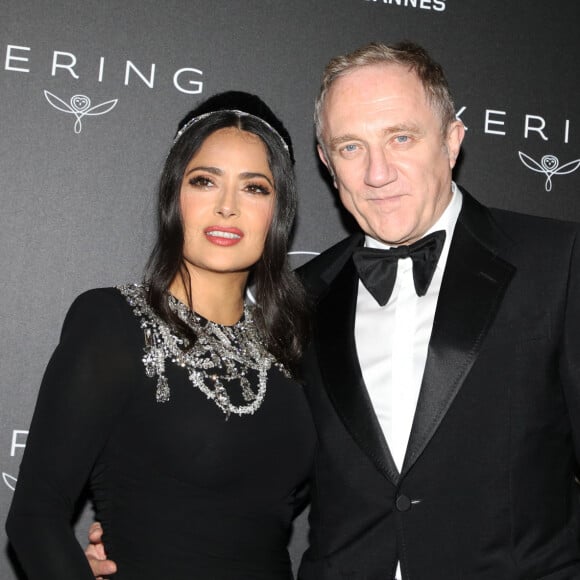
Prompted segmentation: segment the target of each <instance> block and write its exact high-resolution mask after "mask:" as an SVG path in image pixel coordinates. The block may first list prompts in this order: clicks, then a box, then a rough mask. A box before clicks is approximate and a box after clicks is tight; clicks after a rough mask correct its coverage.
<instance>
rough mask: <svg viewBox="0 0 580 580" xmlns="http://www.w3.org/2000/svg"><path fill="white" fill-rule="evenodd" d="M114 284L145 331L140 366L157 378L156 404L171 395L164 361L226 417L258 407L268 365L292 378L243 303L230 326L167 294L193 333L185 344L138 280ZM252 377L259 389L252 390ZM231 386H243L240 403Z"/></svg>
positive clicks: (175, 309) (251, 411)
mask: <svg viewBox="0 0 580 580" xmlns="http://www.w3.org/2000/svg"><path fill="white" fill-rule="evenodd" d="M117 288H118V289H119V291H120V292H121V293H122V294H123V296H125V298H126V299H127V302H128V303H129V305H130V306H131V307H132V308H133V313H134V314H135V316H137V318H139V320H140V323H141V328H142V329H143V332H144V335H145V348H144V351H145V354H144V356H143V364H144V365H145V373H146V374H147V376H148V377H152V378H153V377H155V376H156V377H157V390H156V399H157V402H159V403H165V402H167V401H169V398H170V395H171V392H170V387H169V382H168V381H167V377H166V376H165V362H166V361H167V360H169V361H170V362H173V363H175V364H177V365H179V366H181V367H183V368H185V369H187V371H188V376H189V380H190V381H191V383H192V384H193V386H194V387H196V388H198V389H199V390H200V391H201V392H202V393H204V394H205V396H206V397H207V398H208V399H211V400H212V401H214V403H215V404H216V405H217V406H218V407H219V408H220V409H221V410H222V411H223V413H225V415H226V418H228V417H229V416H230V414H231V413H234V414H235V415H251V414H253V413H255V412H256V411H257V410H258V409H259V408H260V405H261V404H262V401H263V400H264V396H265V395H266V387H267V378H268V371H269V370H270V368H271V367H272V366H275V367H277V368H278V369H279V370H280V371H281V372H282V373H283V374H284V375H285V376H287V377H289V376H290V375H289V373H288V371H287V370H286V368H285V367H284V366H283V365H282V364H281V363H279V362H278V361H277V360H276V359H275V358H274V356H272V355H271V354H270V353H269V352H268V351H267V350H266V347H265V346H264V344H263V342H262V340H261V338H260V336H259V333H258V330H257V328H256V325H255V324H254V320H253V317H252V308H251V307H250V306H248V305H247V304H245V305H244V315H243V316H242V318H241V320H240V321H239V322H237V323H236V324H234V325H233V326H223V325H221V324H217V323H216V322H212V321H210V320H205V319H203V318H201V317H200V316H199V315H198V314H196V313H195V312H192V311H191V310H190V309H189V308H188V307H187V306H186V305H185V304H183V303H182V302H180V301H179V300H177V299H176V298H174V297H173V296H171V295H169V297H168V300H169V307H170V308H171V309H172V310H173V311H174V312H175V313H176V314H177V316H179V318H180V319H181V320H182V321H183V322H185V323H186V324H187V325H188V326H189V327H190V328H191V329H192V330H193V331H194V333H195V335H196V336H197V340H196V341H195V343H194V345H193V346H192V347H191V348H188V346H189V345H188V342H187V340H186V339H184V338H180V337H179V336H177V335H176V334H175V333H174V332H173V331H172V330H171V328H170V327H169V325H168V324H167V323H166V322H164V321H163V320H162V319H161V318H160V317H159V316H158V315H157V314H155V312H153V310H152V308H151V307H150V306H149V305H148V304H147V301H146V298H145V287H144V286H143V285H142V284H126V285H123V286H118V287H117ZM253 381H255V383H254V384H255V385H256V386H257V388H256V387H255V388H254V389H253V388H252V382H253ZM234 383H237V385H235V384H234ZM228 387H229V388H228ZM232 388H241V398H242V399H243V401H244V404H240V405H237V404H234V403H232V401H231V398H230V390H231V389H232Z"/></svg>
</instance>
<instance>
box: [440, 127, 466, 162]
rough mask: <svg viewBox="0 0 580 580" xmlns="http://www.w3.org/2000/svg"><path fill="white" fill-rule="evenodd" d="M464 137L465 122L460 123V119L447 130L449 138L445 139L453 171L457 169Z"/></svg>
mask: <svg viewBox="0 0 580 580" xmlns="http://www.w3.org/2000/svg"><path fill="white" fill-rule="evenodd" d="M464 137H465V125H464V124H463V121H460V120H459V119H457V120H456V121H453V123H451V124H450V125H449V128H448V129H447V136H446V138H445V146H446V147H447V153H448V155H449V167H451V169H453V168H454V167H455V163H456V162H457V158H458V157H459V150H460V149H461V143H462V142H463V138H464Z"/></svg>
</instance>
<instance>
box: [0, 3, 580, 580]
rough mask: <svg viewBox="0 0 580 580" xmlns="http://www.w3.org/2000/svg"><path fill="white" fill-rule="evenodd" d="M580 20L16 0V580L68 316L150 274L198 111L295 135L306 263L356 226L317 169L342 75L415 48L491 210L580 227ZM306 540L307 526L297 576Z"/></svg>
mask: <svg viewBox="0 0 580 580" xmlns="http://www.w3.org/2000/svg"><path fill="white" fill-rule="evenodd" d="M579 24H580V7H579V5H578V3H577V2H576V0H560V1H556V2H551V3H548V2H519V1H515V2H505V1H504V0H486V1H481V0H315V1H312V0H292V1H286V0H243V1H233V0H230V1H227V0H225V1H216V0H164V2H158V1H157V0H125V1H124V2H113V1H111V0H99V1H96V0H74V1H73V0H53V1H52V2H44V1H41V0H2V2H1V4H0V96H1V98H0V270H1V272H2V274H1V282H0V284H1V290H2V291H1V292H0V313H1V314H0V316H1V320H2V327H1V328H2V330H1V332H0V369H1V372H0V473H1V478H0V520H1V521H2V530H1V531H0V541H1V542H2V549H1V551H0V578H2V579H3V580H11V579H13V578H20V576H19V572H18V570H17V567H16V565H15V563H14V561H13V558H12V556H11V553H10V550H9V547H8V543H7V541H6V537H5V535H4V530H3V524H4V520H5V517H6V514H7V511H8V507H9V504H10V501H11V498H12V494H13V490H14V488H15V486H16V485H17V479H18V467H19V463H20V460H21V458H22V453H23V451H24V448H25V446H26V439H27V430H28V426H29V422H30V419H31V415H32V411H33V407H34V401H35V397H36V393H37V389H38V386H39V383H40V380H41V377H42V373H43V370H44V367H45V365H46V363H47V361H48V359H49V357H50V354H51V352H52V350H53V349H54V347H55V345H56V343H57V341H58V337H59V332H60V327H61V324H62V320H63V317H64V314H65V312H66V310H67V308H68V306H69V305H70V303H71V301H72V300H73V298H74V297H75V296H76V295H77V294H79V293H80V292H82V291H84V290H86V289H88V288H91V287H99V286H110V285H114V284H118V283H122V282H126V281H135V280H138V279H139V278H140V276H141V271H142V267H143V265H144V261H145V260H146V258H147V256H148V253H149V251H150V249H151V244H152V240H153V234H154V216H153V212H154V206H155V199H154V198H155V188H156V181H157V178H158V175H159V172H160V169H161V166H162V163H163V160H164V156H165V155H166V153H167V151H168V148H169V145H170V143H171V140H172V136H173V134H174V132H175V128H176V126H177V123H178V121H179V120H180V119H181V118H182V117H183V116H184V114H185V113H186V112H187V111H188V110H190V109H191V108H193V106H195V105H196V104H197V103H198V102H199V101H200V100H202V99H204V98H206V97H208V96H210V95H212V94H214V93H216V92H219V91H224V90H230V89H236V90H243V91H248V92H251V93H255V94H257V95H259V96H261V97H262V98H263V99H264V100H265V101H266V102H267V103H268V104H270V106H271V107H272V109H273V110H274V111H275V112H276V113H277V114H278V115H279V116H280V118H281V119H282V120H283V121H284V123H285V124H286V126H287V128H288V130H289V131H290V133H291V135H292V137H293V140H294V147H295V153H296V168H297V174H298V183H299V189H300V208H299V219H298V223H297V227H296V234H295V238H294V241H293V245H292V252H293V254H292V260H293V261H294V262H295V264H296V265H299V264H301V263H303V262H304V261H305V260H307V259H309V258H310V257H312V256H313V255H315V254H317V253H318V252H320V251H322V250H324V249H325V248H327V247H328V246H330V245H331V244H333V243H334V242H336V241H338V240H339V239H341V238H342V237H344V236H345V235H346V234H347V233H348V231H349V228H351V227H352V224H351V222H350V221H349V219H348V218H347V217H346V216H345V215H344V214H343V213H341V211H340V209H339V206H338V202H337V198H336V196H335V194H334V192H333V191H332V189H331V187H330V184H329V181H328V179H327V178H326V175H325V172H324V169H323V167H322V166H321V165H320V163H319V162H318V160H317V156H316V154H315V142H314V133H313V127H312V111H313V100H314V97H315V95H316V93H317V90H318V86H319V80H320V74H321V71H322V69H323V67H324V65H325V63H326V62H327V61H328V60H329V59H330V58H331V57H332V56H334V55H337V54H342V53H345V52H348V51H350V50H352V49H354V48H356V47H357V46H360V45H362V44H366V43H367V42H369V41H373V40H380V41H386V42H392V41H397V40H402V39H410V40H414V41H417V42H419V43H420V44H423V45H424V46H425V47H427V48H428V49H429V50H430V52H431V53H432V54H433V56H434V57H435V58H436V59H437V60H439V62H441V63H442V64H443V66H444V68H445V70H446V72H447V75H448V79H449V82H450V84H451V88H452V91H453V94H454V97H455V102H456V105H457V115H458V117H460V118H461V119H462V121H463V122H464V124H465V126H466V127H467V135H466V139H465V141H464V146H463V151H462V155H461V159H460V163H459V166H458V169H457V171H456V180H457V181H458V182H459V183H460V184H462V185H464V186H465V187H467V189H468V190H469V191H470V192H471V193H472V194H473V195H474V196H476V197H477V198H478V199H480V200H481V201H483V202H484V203H486V204H489V205H493V206H498V207H502V208H507V209H512V210H517V211H524V212H527V213H532V214H537V215H543V216H550V217H554V218H563V219H570V220H574V221H580V169H579V167H580V106H579V99H578V95H579V94H580V77H579V76H578V70H579V67H580V41H579V35H578V25H579ZM175 444H176V445H179V442H177V441H176V442H175ZM91 517H92V513H91V511H90V508H85V510H84V511H83V513H82V515H81V517H80V520H79V523H78V528H77V533H78V535H79V536H80V537H81V538H82V537H83V536H84V534H85V530H86V527H87V525H88V523H89V522H90V521H91ZM305 536H306V524H305V519H304V517H302V519H301V520H299V521H298V523H297V525H296V533H295V538H294V540H293V544H292V555H293V559H294V561H295V562H296V561H297V560H298V558H299V556H300V553H301V550H302V549H303V548H304V545H305V541H306V540H305Z"/></svg>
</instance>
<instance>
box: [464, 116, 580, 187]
mask: <svg viewBox="0 0 580 580" xmlns="http://www.w3.org/2000/svg"><path fill="white" fill-rule="evenodd" d="M466 110H467V107H465V106H463V107H461V108H459V109H458V111H457V113H456V118H457V119H459V120H460V121H462V122H463V124H464V127H465V130H466V131H469V127H468V126H467V125H465V122H464V121H463V119H462V118H461V115H462V114H463V113H465V111H466ZM470 125H471V126H473V122H472V121H470ZM514 131H517V132H520V131H521V136H522V137H523V138H524V139H525V140H535V141H538V140H540V141H541V142H548V141H552V142H558V141H561V142H562V143H563V144H564V145H568V144H569V143H570V135H571V123H570V119H564V121H563V124H562V125H556V126H548V123H547V122H546V119H545V117H543V116H541V115H535V114H534V115H532V114H524V115H523V116H519V115H518V116H515V117H514V116H512V115H508V112H507V111H502V110H497V109H485V111H484V113H483V132H484V135H497V136H500V137H505V136H506V135H508V134H511V133H512V132H514ZM517 154H518V157H519V159H520V161H521V162H522V163H523V165H524V166H525V167H527V168H528V169H530V170H531V171H533V172H535V173H539V174H542V175H543V176H544V178H545V180H544V189H545V190H546V191H552V187H553V183H552V178H553V177H555V176H560V175H570V174H571V173H574V172H575V171H576V170H577V169H578V168H579V167H580V159H573V160H570V161H568V160H566V161H564V162H562V161H561V160H560V158H559V157H558V156H557V155H555V154H554V153H546V154H544V155H542V156H538V158H536V159H534V157H532V155H530V154H529V153H526V152H524V151H518V152H517ZM568 159H569V157H568Z"/></svg>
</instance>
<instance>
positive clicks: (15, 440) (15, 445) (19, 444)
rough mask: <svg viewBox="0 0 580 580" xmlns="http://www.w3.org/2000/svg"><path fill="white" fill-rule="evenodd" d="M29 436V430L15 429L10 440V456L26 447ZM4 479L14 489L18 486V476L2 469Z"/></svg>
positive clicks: (7, 485)
mask: <svg viewBox="0 0 580 580" xmlns="http://www.w3.org/2000/svg"><path fill="white" fill-rule="evenodd" d="M27 436H28V431H23V430H21V429H14V430H13V431H12V438H11V442H10V457H15V456H16V452H17V450H19V449H21V450H24V448H25V447H26V437H27ZM2 481H3V482H4V484H5V485H6V487H8V488H9V489H11V490H12V491H14V489H15V488H16V482H17V478H16V477H15V476H14V475H12V474H10V473H7V472H5V471H2Z"/></svg>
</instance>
